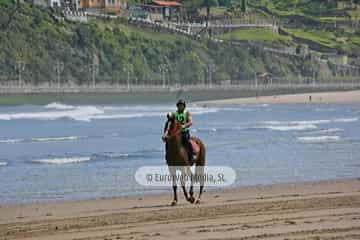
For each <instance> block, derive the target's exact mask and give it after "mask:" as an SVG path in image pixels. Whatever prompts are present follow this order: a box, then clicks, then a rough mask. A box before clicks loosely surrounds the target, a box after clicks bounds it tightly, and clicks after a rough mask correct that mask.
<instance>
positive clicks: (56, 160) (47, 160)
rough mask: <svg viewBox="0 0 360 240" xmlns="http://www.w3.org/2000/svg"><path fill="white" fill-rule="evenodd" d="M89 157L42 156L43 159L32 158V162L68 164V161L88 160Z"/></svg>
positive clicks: (79, 161)
mask: <svg viewBox="0 0 360 240" xmlns="http://www.w3.org/2000/svg"><path fill="white" fill-rule="evenodd" d="M90 160H91V157H61V158H60V157H56V158H44V159H35V160H32V161H31V162H32V163H40V164H55V165H61V164H69V163H82V162H87V161H90Z"/></svg>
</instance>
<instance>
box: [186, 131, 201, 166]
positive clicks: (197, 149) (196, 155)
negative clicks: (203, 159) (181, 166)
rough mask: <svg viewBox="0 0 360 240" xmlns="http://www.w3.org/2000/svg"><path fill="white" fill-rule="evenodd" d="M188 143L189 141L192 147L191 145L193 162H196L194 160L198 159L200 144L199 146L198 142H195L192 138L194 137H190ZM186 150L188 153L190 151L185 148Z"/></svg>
mask: <svg viewBox="0 0 360 240" xmlns="http://www.w3.org/2000/svg"><path fill="white" fill-rule="evenodd" d="M190 143H191V145H192V147H193V151H194V152H193V154H194V155H195V159H194V162H196V160H197V159H198V157H199V153H200V146H199V144H198V143H197V142H196V140H195V139H194V138H192V137H191V138H190ZM187 151H188V153H190V152H189V149H187Z"/></svg>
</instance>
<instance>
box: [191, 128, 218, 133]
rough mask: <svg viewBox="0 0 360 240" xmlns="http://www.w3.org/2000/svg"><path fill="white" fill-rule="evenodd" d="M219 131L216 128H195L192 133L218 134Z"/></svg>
mask: <svg viewBox="0 0 360 240" xmlns="http://www.w3.org/2000/svg"><path fill="white" fill-rule="evenodd" d="M217 130H218V129H216V128H193V129H192V130H191V131H193V132H216V131H217Z"/></svg>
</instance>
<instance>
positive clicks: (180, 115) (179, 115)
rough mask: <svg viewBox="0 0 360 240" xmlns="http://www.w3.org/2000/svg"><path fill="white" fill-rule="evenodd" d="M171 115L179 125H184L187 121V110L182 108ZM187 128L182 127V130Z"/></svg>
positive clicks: (185, 130) (184, 130) (187, 129)
mask: <svg viewBox="0 0 360 240" xmlns="http://www.w3.org/2000/svg"><path fill="white" fill-rule="evenodd" d="M173 116H174V117H175V119H176V120H178V121H179V122H180V123H181V125H185V124H187V123H188V120H189V119H188V111H186V110H184V111H183V112H178V111H176V112H173ZM189 130H190V129H189V128H184V129H182V132H188V131H189Z"/></svg>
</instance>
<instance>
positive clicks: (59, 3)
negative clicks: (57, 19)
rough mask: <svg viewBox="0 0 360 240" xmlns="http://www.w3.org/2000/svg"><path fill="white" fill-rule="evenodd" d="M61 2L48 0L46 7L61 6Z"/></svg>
mask: <svg viewBox="0 0 360 240" xmlns="http://www.w3.org/2000/svg"><path fill="white" fill-rule="evenodd" d="M61 6H62V5H61V2H60V0H49V2H48V7H52V8H56V7H61Z"/></svg>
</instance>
